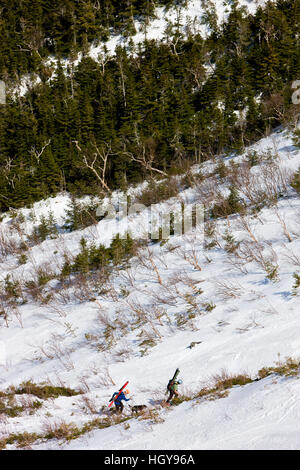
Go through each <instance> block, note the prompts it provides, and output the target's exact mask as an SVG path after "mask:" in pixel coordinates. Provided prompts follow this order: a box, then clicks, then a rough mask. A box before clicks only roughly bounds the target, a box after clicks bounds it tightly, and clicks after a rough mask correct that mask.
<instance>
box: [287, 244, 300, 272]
mask: <svg viewBox="0 0 300 470" xmlns="http://www.w3.org/2000/svg"><path fill="white" fill-rule="evenodd" d="M284 257H285V259H286V260H287V261H288V262H289V263H290V264H291V265H293V266H296V268H300V256H298V255H296V254H295V253H294V252H293V250H291V249H289V250H287V251H286V253H284Z"/></svg>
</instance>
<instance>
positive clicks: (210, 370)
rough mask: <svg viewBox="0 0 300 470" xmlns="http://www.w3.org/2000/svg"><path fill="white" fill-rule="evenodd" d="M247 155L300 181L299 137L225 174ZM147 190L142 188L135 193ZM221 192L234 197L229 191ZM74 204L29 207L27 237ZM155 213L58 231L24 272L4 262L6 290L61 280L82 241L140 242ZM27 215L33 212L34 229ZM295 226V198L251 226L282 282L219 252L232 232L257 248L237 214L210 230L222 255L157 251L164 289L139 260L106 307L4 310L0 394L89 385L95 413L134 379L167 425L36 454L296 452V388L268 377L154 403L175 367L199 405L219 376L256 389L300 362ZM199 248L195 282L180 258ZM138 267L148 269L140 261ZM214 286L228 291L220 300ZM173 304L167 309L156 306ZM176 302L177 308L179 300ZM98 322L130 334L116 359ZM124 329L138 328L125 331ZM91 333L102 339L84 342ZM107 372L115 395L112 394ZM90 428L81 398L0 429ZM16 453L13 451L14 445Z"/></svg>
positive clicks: (192, 240)
mask: <svg viewBox="0 0 300 470" xmlns="http://www.w3.org/2000/svg"><path fill="white" fill-rule="evenodd" d="M250 150H257V151H259V152H267V151H270V150H271V151H272V152H273V153H276V154H277V157H276V161H277V164H278V165H279V166H280V168H281V169H282V171H284V169H285V170H286V171H287V170H290V171H291V172H295V171H296V170H297V169H298V167H299V165H300V151H299V149H296V148H295V147H293V142H292V135H291V134H290V133H289V132H288V131H287V130H282V129H278V130H277V131H276V132H274V133H273V134H272V135H270V136H268V137H265V138H263V139H261V140H260V141H259V142H257V143H256V144H254V145H253V146H252V147H251V148H249V149H247V150H246V152H245V153H244V154H243V155H238V156H229V157H227V159H226V164H228V165H229V164H230V161H231V160H234V161H235V162H240V163H242V162H243V160H244V158H245V155H246V154H247V152H249V151H250ZM264 165H266V163H261V164H260V165H258V166H255V167H253V169H252V171H253V174H254V175H256V176H255V180H256V182H257V184H259V185H263V184H264V180H263V178H262V175H263V171H262V170H263V168H264ZM216 166H217V162H215V163H214V162H206V163H204V164H203V165H202V166H201V168H200V167H199V166H196V167H195V168H194V172H195V173H197V172H198V171H199V170H201V172H202V173H203V174H207V175H209V174H211V172H212V171H213V169H214V168H215V167H216ZM143 187H145V185H143ZM141 190H142V188H139V187H137V188H135V190H132V192H138V191H141ZM220 190H222V191H223V192H224V193H227V191H228V189H227V188H226V187H225V186H222V185H220ZM180 196H181V198H182V200H183V201H184V202H185V204H186V205H187V207H190V205H191V204H193V203H194V202H197V198H198V193H197V190H196V189H195V188H194V189H193V188H188V189H186V190H183V191H182V192H181V194H180ZM117 197H118V193H114V194H113V196H112V201H113V202H114V203H115V201H116V200H117ZM87 200H88V198H87ZM68 202H69V197H68V195H67V194H61V195H58V196H57V197H55V198H49V199H48V200H46V201H41V202H39V203H36V204H34V206H33V208H31V209H22V210H21V212H22V213H23V215H24V216H25V222H23V224H22V226H23V229H24V231H25V232H26V233H30V231H31V230H32V228H33V226H34V224H36V223H38V221H39V218H40V217H41V215H44V216H47V214H49V211H50V210H51V211H52V212H53V213H54V215H55V217H56V219H57V223H58V225H59V226H60V227H62V226H63V224H64V221H65V211H66V209H67V207H68ZM107 202H108V201H107ZM173 202H174V201H173ZM170 207H172V201H166V202H163V203H160V204H158V205H156V206H155V208H154V209H155V210H156V211H159V210H161V211H163V210H167V209H168V208H170ZM149 210H150V209H149V208H145V209H144V210H143V211H142V212H141V213H140V214H138V215H135V216H133V215H131V216H129V217H128V220H127V218H123V219H122V220H121V221H120V224H119V225H118V224H117V223H116V222H115V221H111V220H102V221H101V222H99V223H98V224H97V225H95V226H92V227H88V228H86V229H83V230H79V231H76V232H72V233H66V232H65V231H64V230H62V229H61V233H60V234H59V236H58V238H56V239H47V240H45V241H44V242H43V243H42V244H40V245H36V246H33V247H32V248H30V250H29V254H28V260H27V262H26V264H24V265H19V264H18V263H17V259H16V257H15V256H13V255H9V256H8V257H6V258H3V259H2V262H1V265H0V269H1V278H2V279H3V280H4V278H5V277H6V276H7V274H10V275H11V276H13V278H14V279H21V280H30V279H33V278H34V277H35V276H36V271H37V268H38V267H46V269H48V270H50V269H51V270H54V271H55V272H56V273H58V272H59V269H60V268H61V266H62V264H63V261H64V256H63V255H64V252H67V253H69V254H72V255H76V254H77V253H78V252H79V242H80V239H81V237H82V236H84V237H85V238H86V239H87V240H88V241H89V242H93V241H94V242H96V243H97V244H98V243H100V242H101V243H105V244H106V245H109V243H110V240H111V239H112V237H113V236H114V235H115V234H116V233H117V232H118V230H119V229H120V227H121V228H122V227H123V226H124V227H125V226H126V222H128V226H129V228H130V231H131V233H132V234H133V235H135V234H138V233H141V228H142V230H143V229H146V225H147V220H148V216H149ZM276 210H277V212H276ZM32 213H34V214H35V219H34V220H32V219H33V217H32ZM30 214H31V215H30ZM276 214H277V215H276ZM278 214H279V216H280V218H281V220H283V219H284V221H285V224H286V227H287V231H288V232H289V234H290V236H291V239H292V241H291V242H289V241H288V239H287V236H286V234H285V233H284V230H283V225H282V224H281V223H280V218H278ZM297 214H298V216H297ZM299 214H300V200H299V197H297V196H296V193H295V192H294V191H293V190H292V189H291V188H289V190H288V192H287V194H286V195H285V196H284V197H282V198H281V199H280V200H279V202H278V204H277V209H276V207H275V208H274V207H272V206H271V207H264V208H263V209H262V210H261V211H260V213H259V216H258V217H254V216H252V217H250V218H249V223H250V226H251V228H252V230H253V233H254V235H255V237H256V238H257V239H258V240H259V241H260V242H261V243H263V244H264V253H265V254H267V253H269V255H271V254H272V251H270V250H271V248H272V249H273V251H274V252H275V254H276V256H275V260H276V263H277V264H278V266H279V280H278V281H277V282H271V281H269V280H268V279H266V273H264V271H263V269H262V267H261V266H259V264H257V263H254V262H249V263H246V268H247V272H241V271H239V270H238V269H235V268H234V267H233V266H232V265H231V264H229V262H228V260H229V257H228V253H226V251H225V250H224V244H225V243H224V242H223V241H222V235H224V234H225V231H226V228H228V227H229V228H230V230H231V231H232V234H233V235H234V237H235V239H236V240H240V241H243V240H245V239H249V234H247V233H246V232H245V230H244V229H243V228H242V227H241V225H240V223H239V218H238V217H236V216H231V217H230V218H229V220H228V221H226V220H224V219H220V220H218V221H217V222H216V233H217V234H219V235H218V239H219V242H220V243H221V244H220V247H218V246H216V247H215V248H213V249H211V250H206V251H204V250H203V241H202V238H201V236H199V233H200V232H197V231H195V230H194V231H192V232H191V233H188V234H184V235H182V236H176V237H171V238H170V241H169V242H168V243H167V244H165V245H164V246H160V245H159V244H154V245H151V246H150V249H151V251H152V252H153V260H154V262H155V263H156V267H157V270H158V272H159V274H160V276H161V279H162V285H161V284H160V283H159V281H158V277H157V274H156V272H155V270H154V269H153V266H152V267H151V264H150V261H149V260H148V265H149V266H148V268H147V267H146V266H142V265H140V264H139V262H138V260H137V259H132V260H131V262H130V268H127V269H123V270H121V271H119V272H118V273H115V274H114V275H113V276H112V278H111V283H110V288H109V292H108V294H106V295H105V294H99V295H97V294H95V293H93V292H91V296H92V297H94V296H95V299H94V300H88V299H86V300H82V301H79V299H78V297H77V298H76V297H75V296H74V295H73V294H74V292H73V291H72V290H71V292H70V293H69V295H70V298H69V300H67V301H65V302H63V301H59V300H57V301H56V302H49V304H42V303H35V302H33V301H31V300H29V301H28V302H27V303H25V304H24V305H20V306H19V307H18V309H17V311H16V312H14V311H11V312H9V323H8V328H7V327H6V326H5V322H4V320H3V319H2V320H1V327H0V344H2V345H4V346H5V355H6V361H5V364H3V365H2V366H1V365H0V368H1V389H2V390H4V389H6V388H7V387H9V386H11V385H18V384H20V383H21V382H22V381H25V380H29V379H31V380H33V381H34V382H36V383H39V382H43V381H45V382H47V383H49V382H52V383H54V384H60V383H64V384H66V385H67V386H70V387H73V388H78V387H80V386H82V384H85V385H84V387H85V396H86V397H88V398H89V399H90V400H92V401H93V402H94V404H95V407H96V409H99V410H100V409H101V407H102V406H103V405H105V404H106V403H107V402H108V400H109V398H110V396H111V395H112V393H113V392H114V391H115V389H116V388H118V387H119V386H121V384H122V383H124V382H125V381H126V380H129V385H130V391H131V396H132V398H133V402H132V403H133V404H146V405H147V406H148V407H150V408H153V409H154V410H155V411H156V412H157V410H158V413H159V416H160V419H162V420H163V422H158V423H154V422H152V421H149V420H145V421H141V420H139V419H131V420H130V421H129V423H130V427H129V429H127V428H126V429H125V428H124V424H123V425H122V424H120V425H115V426H112V427H110V428H107V429H102V430H97V431H93V432H92V433H90V434H86V435H85V436H83V437H81V438H80V439H77V440H76V441H74V442H72V444H64V445H63V447H62V444H61V443H58V442H57V441H55V440H52V441H47V442H41V443H39V444H38V443H36V444H34V445H33V448H35V449H39V448H57V447H59V448H64V447H66V448H68V449H70V448H76V449H77V448H84V449H87V448H89V449H106V448H110V449H114V448H115V449H117V448H118V449H120V448H122V449H151V448H152V449H155V448H160V449H172V448H173V449H174V448H176V449H185V448H186V449H204V448H206V449H208V448H209V449H231V448H249V449H250V448H251V449H261V448H265V449H273V448H282V449H285V448H293V449H299V448H300V443H299V438H298V436H297V432H296V431H297V427H296V426H297V424H296V422H297V420H298V413H299V411H298V410H299V406H300V405H299V403H298V401H297V399H296V397H297V394H298V393H299V390H298V387H299V380H298V377H292V378H276V377H271V378H270V377H269V378H267V379H264V380H262V381H260V382H254V383H252V384H248V385H246V386H244V387H235V388H234V389H232V390H230V391H229V395H228V396H227V397H226V398H222V399H219V400H215V401H200V402H197V400H192V401H189V402H186V403H183V404H181V405H179V406H178V407H173V408H171V409H168V410H165V409H161V408H157V401H159V400H161V399H164V390H165V386H166V383H167V381H168V379H169V378H170V376H171V375H172V374H173V372H174V370H173V369H174V368H175V367H179V368H180V370H181V374H180V377H181V378H182V379H183V389H182V391H183V392H184V393H186V394H188V393H192V394H195V393H197V391H199V390H200V388H202V387H203V386H206V385H207V384H209V383H210V380H211V377H212V376H213V375H214V374H218V373H220V371H222V370H226V371H228V373H244V372H246V373H248V374H250V375H251V376H252V377H255V376H256V374H257V372H258V370H259V369H261V368H262V367H267V366H271V365H274V364H275V363H276V362H277V361H278V358H280V359H281V360H284V358H286V357H294V358H298V357H300V340H299V327H300V324H299V317H298V313H299V305H300V302H299V294H298V295H292V294H293V292H292V285H293V273H294V272H296V271H297V270H298V272H299V266H298V268H297V267H296V266H295V265H294V264H293V262H292V260H291V256H292V255H293V254H294V255H296V256H297V255H298V256H299V248H300V242H299V220H298V219H297V217H299ZM10 217H11V216H10V215H6V216H5V217H4V219H3V221H2V222H1V224H0V230H1V231H2V232H3V233H6V234H8V235H9V236H10V237H11V238H15V239H16V240H17V239H18V236H19V235H18V234H17V233H16V231H15V229H14V228H13V226H12V219H11V218H10ZM200 235H201V233H200ZM268 243H271V244H272V246H271V247H270V246H269V245H268ZM172 246H173V247H177V249H175V250H173V249H172V248H171V249H170V250H169V249H168V247H172ZM178 247H179V248H178ZM193 250H194V252H196V257H197V261H198V263H199V264H200V265H201V270H197V269H195V268H194V267H193V266H192V265H191V263H189V262H188V260H187V258H186V259H184V256H183V252H185V254H189V255H190V256H192V253H193ZM144 256H145V259H147V251H146V250H145V251H144ZM175 278H176V279H175ZM174 279H175V280H174ZM220 281H221V282H223V283H224V282H225V283H226V284H227V289H225V292H224V286H223V289H222V286H220V284H219V283H220ZM56 282H57V281H55V280H52V281H50V283H49V285H48V289H50V286H53V287H55V285H56ZM193 283H194V286H196V290H199V289H200V288H201V289H202V291H203V293H202V294H201V293H199V292H198V294H197V293H195V290H193V289H192V288H191V285H192V284H193ZM195 283H196V284H195ZM228 286H231V287H234V288H235V289H236V291H235V293H234V295H233V296H228V295H227V291H228V290H230V288H228ZM122 289H126V290H127V291H128V296H126V295H125V296H124V295H123V294H121V292H122ZM186 294H188V295H189V296H192V298H193V299H194V300H195V302H196V304H197V306H198V307H199V308H200V311H201V314H197V315H196V317H195V318H194V319H193V320H192V321H191V322H190V323H188V324H186V325H184V326H183V327H182V328H179V327H178V326H176V319H177V318H178V317H177V316H178V315H179V314H184V313H185V312H186V311H187V308H189V307H190V304H188V300H187V299H188V298H187V297H186ZM170 296H171V300H170V301H168V303H162V302H163V301H164V300H166V299H167V298H168V297H170ZM172 296H173V297H174V296H175V301H174V300H172ZM162 299H163V300H162ZM207 303H212V304H215V308H213V310H211V311H205V309H204V307H203V305H205V304H207ZM135 306H137V307H138V308H141V309H144V312H145V314H146V316H147V315H148V319H149V321H148V322H147V323H146V324H145V325H143V326H142V327H137V329H134V328H133V324H134V321H135V320H134V318H135V314H134V307H135ZM155 311H165V312H166V315H163V317H162V319H161V320H159V318H158V317H155V316H154V314H153V312H155ZM99 314H101V315H104V316H106V317H107V318H108V319H110V321H111V322H113V324H116V325H117V323H115V322H117V321H118V319H122V321H123V322H124V323H125V331H123V332H122V330H120V329H118V328H117V329H116V331H115V341H114V344H113V345H112V346H111V347H110V348H104V349H103V348H102V349H101V348H100V349H99V348H97V347H96V345H97V343H98V344H102V345H103V342H104V345H105V341H106V340H105V339H104V336H103V334H104V326H103V324H102V323H101V321H99ZM126 325H131V326H129V327H128V328H127V329H126ZM143 330H144V331H148V334H149V335H150V337H152V338H154V340H155V344H154V346H153V347H149V348H148V350H147V351H146V352H145V353H142V350H143V349H144V346H141V344H140V343H141V341H142V340H141V339H140V336H139V335H140V334H142V331H143ZM89 335H90V336H89ZM93 335H94V336H95V337H96V340H93V339H92V340H89V339H88V338H89V337H92V336H93ZM151 335H152V336H151ZM193 341H196V342H201V343H200V344H197V345H196V346H195V347H194V348H192V349H190V348H189V347H188V346H189V345H190V343H191V342H193ZM124 351H125V354H124V357H123V356H122V352H124ZM108 373H109V376H110V377H111V378H112V380H113V381H114V383H115V385H112V382H111V381H110V379H109V378H108ZM95 417H97V415H94V414H89V413H88V412H87V411H86V410H84V403H83V399H82V396H80V395H79V396H76V397H60V398H58V399H55V400H52V401H49V400H48V401H45V400H44V401H43V406H42V408H40V409H39V410H37V411H36V412H35V413H34V415H28V414H26V413H23V414H22V415H21V416H18V417H15V418H8V419H7V420H6V422H5V423H4V424H3V425H2V426H1V430H0V437H1V435H2V436H5V435H8V434H9V433H12V432H24V431H27V432H42V431H43V429H44V427H45V423H46V422H51V423H53V422H60V421H62V420H64V421H65V422H67V423H71V422H72V423H75V424H76V425H79V426H81V425H83V424H84V423H86V422H87V421H88V420H90V419H92V418H95ZM191 431H192V432H191ZM191 435H192V436H193V438H192V439H191V438H190V437H189V436H191ZM120 436H122V440H121V441H122V443H121V444H120ZM120 446H121V447H120ZM8 447H9V448H14V446H13V445H11V446H8Z"/></svg>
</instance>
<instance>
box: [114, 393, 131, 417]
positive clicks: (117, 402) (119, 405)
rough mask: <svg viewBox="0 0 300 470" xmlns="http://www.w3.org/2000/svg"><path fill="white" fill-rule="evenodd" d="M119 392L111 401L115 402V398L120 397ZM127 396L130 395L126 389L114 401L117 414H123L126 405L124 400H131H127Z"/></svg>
mask: <svg viewBox="0 0 300 470" xmlns="http://www.w3.org/2000/svg"><path fill="white" fill-rule="evenodd" d="M118 393H119V392H115V393H114V394H113V396H112V397H111V400H114V397H116V396H117V395H118ZM126 395H129V390H128V389H126V390H124V392H122V393H120V394H119V396H118V397H117V398H116V399H115V400H114V403H115V405H116V412H117V413H122V411H123V409H124V405H123V403H122V400H125V401H129V400H131V398H126Z"/></svg>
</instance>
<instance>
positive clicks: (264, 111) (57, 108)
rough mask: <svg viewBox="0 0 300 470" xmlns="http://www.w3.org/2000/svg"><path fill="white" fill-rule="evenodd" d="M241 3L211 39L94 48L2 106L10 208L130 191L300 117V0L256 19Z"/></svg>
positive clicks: (0, 183)
mask: <svg viewBox="0 0 300 470" xmlns="http://www.w3.org/2000/svg"><path fill="white" fill-rule="evenodd" d="M21 3H24V4H27V2H21ZM39 3H43V5H45V4H46V3H48V2H39ZM56 3H60V2H59V1H57V2H53V3H52V2H51V7H50V2H49V12H53V11H56V10H55V8H54V7H52V4H53V5H55V4H56ZM63 3H64V4H68V2H63ZM72 3H76V4H77V3H78V5H79V4H81V3H87V4H89V3H92V2H70V4H72ZM99 3H101V5H105V2H99ZM111 3H113V2H111ZM118 3H120V4H121V3H122V4H123V3H124V5H125V4H127V3H128V2H125V1H124V2H118ZM139 3H142V2H136V5H138V4H139ZM143 3H144V4H145V5H146V4H148V2H143ZM150 3H152V2H150ZM161 3H162V2H161ZM165 3H167V2H165ZM169 3H170V2H169ZM233 3H234V5H233V7H232V12H231V14H230V16H229V18H228V21H227V22H226V24H224V25H223V26H222V27H220V28H219V27H218V26H217V23H216V21H212V16H211V15H210V16H209V18H208V19H207V21H209V23H210V25H211V27H212V30H211V35H210V36H209V37H208V38H207V39H205V40H204V39H203V38H202V37H201V36H200V35H199V34H198V35H196V36H195V35H192V34H191V33H190V34H189V33H187V36H185V37H184V36H183V35H182V33H181V30H180V29H179V28H177V27H176V25H174V27H173V28H172V27H170V28H169V34H168V38H167V39H166V40H165V41H164V42H156V41H145V42H144V44H143V45H141V46H140V47H138V48H136V50H135V51H133V50H131V51H130V50H127V49H125V48H122V47H119V48H117V50H116V53H115V56H114V57H111V58H109V59H107V60H103V62H101V63H97V62H95V61H94V60H93V59H91V58H90V57H88V56H87V55H85V56H84V57H83V59H82V60H81V62H80V63H79V64H78V66H77V67H72V66H71V65H70V66H69V68H68V71H67V73H65V71H64V70H63V67H62V65H59V66H58V68H57V70H56V71H55V73H53V71H51V70H50V71H48V74H41V75H40V76H41V79H42V83H41V84H39V85H37V86H35V87H34V88H33V89H32V90H31V91H30V92H29V93H27V95H26V96H25V97H24V98H19V99H17V100H15V101H14V100H12V99H11V100H9V101H8V103H7V105H6V106H5V107H2V108H0V165H1V173H0V188H1V191H0V207H1V209H2V210H7V209H8V208H9V207H18V206H21V205H23V204H24V203H28V202H32V201H34V200H37V199H39V198H42V197H45V196H47V195H49V194H54V193H55V192H57V191H60V190H65V189H67V190H69V191H71V192H75V193H76V194H85V193H93V192H94V193H95V192H98V193H99V190H106V191H108V190H112V189H114V188H125V187H126V185H127V184H128V183H132V182H137V181H140V180H141V179H142V178H144V177H145V176H146V175H149V174H151V175H157V176H161V175H165V174H167V173H168V172H169V171H170V169H171V170H173V171H174V169H175V170H176V169H177V168H178V167H179V166H180V165H182V164H183V163H184V162H186V161H191V162H200V161H203V160H204V159H206V158H209V157H210V156H212V155H214V154H216V153H220V152H226V151H232V150H233V149H235V150H240V149H242V148H243V147H244V146H245V145H247V144H249V143H250V142H252V141H253V140H254V139H256V138H258V137H260V136H261V135H262V134H263V133H264V132H265V131H266V130H268V129H271V128H272V127H274V126H276V125H278V124H279V123H281V122H286V121H288V120H289V119H291V115H292V113H293V112H295V110H294V109H293V108H294V107H293V105H292V101H291V94H292V93H293V90H292V88H291V83H292V81H293V80H296V79H299V78H300V76H299V74H300V47H299V46H300V44H299V42H300V36H299V31H300V2H295V1H292V0H288V1H287V0H278V1H277V2H275V3H273V2H270V3H268V4H267V6H266V7H265V8H264V9H261V8H259V9H258V10H257V12H256V14H255V15H253V16H252V15H249V14H247V12H246V10H244V9H243V8H239V7H238V5H237V3H236V2H233ZM30 4H31V5H33V2H31V3H30ZM128 4H131V5H133V4H134V2H129V3H128ZM49 14H50V13H49ZM59 31H60V33H61V34H62V33H63V31H65V27H64V26H63V25H61V27H60V28H58V32H59ZM92 36H93V33H91V37H92ZM88 39H91V38H88ZM62 42H63V40H62ZM68 47H70V46H68ZM133 52H134V54H133ZM2 60H3V59H2ZM51 73H52V77H51V80H49V76H51ZM298 111H299V110H298Z"/></svg>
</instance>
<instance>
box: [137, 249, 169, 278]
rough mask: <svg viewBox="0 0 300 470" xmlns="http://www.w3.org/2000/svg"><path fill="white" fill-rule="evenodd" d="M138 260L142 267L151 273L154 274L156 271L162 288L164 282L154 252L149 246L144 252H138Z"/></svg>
mask: <svg viewBox="0 0 300 470" xmlns="http://www.w3.org/2000/svg"><path fill="white" fill-rule="evenodd" d="M137 259H138V262H139V264H140V266H142V267H143V268H145V269H146V270H147V271H148V272H149V273H153V271H154V273H155V275H156V279H157V281H158V283H159V284H160V285H161V286H162V285H163V281H162V278H161V275H160V272H159V269H158V266H157V264H156V260H155V256H154V253H153V250H151V249H150V247H149V246H147V247H146V248H145V249H144V250H140V251H139V252H138V254H137Z"/></svg>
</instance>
